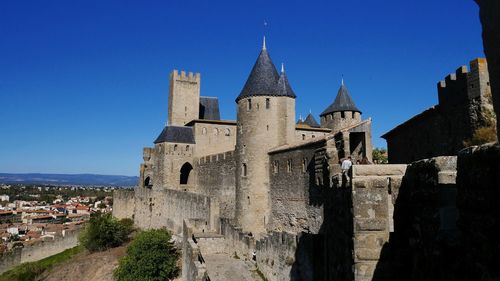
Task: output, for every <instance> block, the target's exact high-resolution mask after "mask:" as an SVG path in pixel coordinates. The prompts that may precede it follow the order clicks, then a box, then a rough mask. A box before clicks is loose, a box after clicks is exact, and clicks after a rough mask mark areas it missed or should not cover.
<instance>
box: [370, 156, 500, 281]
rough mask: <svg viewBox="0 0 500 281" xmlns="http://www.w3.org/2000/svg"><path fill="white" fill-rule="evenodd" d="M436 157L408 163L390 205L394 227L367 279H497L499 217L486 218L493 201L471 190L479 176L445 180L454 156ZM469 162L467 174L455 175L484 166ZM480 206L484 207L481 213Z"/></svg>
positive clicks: (450, 170) (476, 172)
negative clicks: (396, 193) (392, 209)
mask: <svg viewBox="0 0 500 281" xmlns="http://www.w3.org/2000/svg"><path fill="white" fill-rule="evenodd" d="M439 158H440V159H438V158H432V159H429V160H421V161H418V162H415V163H413V164H412V165H410V166H409V167H408V169H407V171H406V175H405V176H404V178H403V182H402V185H401V187H400V189H399V195H398V196H397V199H396V202H395V206H394V232H393V233H391V234H390V238H389V242H387V243H386V244H385V245H384V246H383V249H382V252H381V255H380V260H379V261H378V263H377V267H376V269H375V272H374V275H373V279H372V280H384V281H388V280H409V281H417V280H418V281H445V280H446V281H447V280H463V281H465V280H483V281H486V280H500V279H498V277H499V275H498V270H499V268H498V264H499V262H500V261H498V251H499V250H500V244H499V242H498V240H499V238H498V236H495V235H497V234H498V232H499V229H498V219H496V221H495V219H493V220H491V219H489V218H494V217H496V216H498V213H497V215H494V214H493V213H491V211H492V210H494V209H496V210H498V207H496V208H492V203H493V202H492V201H489V200H488V199H492V198H486V197H483V196H481V195H480V194H473V193H474V192H477V191H476V190H479V191H481V190H480V189H481V188H480V187H479V185H478V183H479V179H477V178H476V179H474V180H473V181H472V182H469V183H467V184H460V182H458V184H455V181H454V179H452V180H450V179H451V178H453V167H452V166H453V163H452V162H453V158H455V157H443V158H441V157H439ZM455 159H456V158H455ZM455 161H456V160H455ZM459 162H460V160H459ZM483 162H484V161H483ZM450 163H451V165H450ZM455 163H456V162H455ZM455 165H456V164H455ZM470 165H474V164H473V163H468V165H464V168H466V169H465V170H470V171H465V173H466V174H467V175H462V176H460V175H459V177H462V178H468V175H470V174H472V175H480V174H481V171H479V170H483V171H485V170H487V169H486V168H485V167H483V168H481V169H478V171H474V170H475V168H471V166H470ZM481 165H482V164H479V166H481ZM459 166H460V165H459ZM455 167H456V166H455ZM467 167H468V168H467ZM471 169H472V170H471ZM455 171H456V170H455ZM458 171H459V173H461V172H462V171H464V169H462V170H460V169H459V170H458ZM465 173H463V174H465ZM483 173H485V172H483ZM476 177H477V176H476ZM468 189H470V190H474V191H472V192H471V191H468ZM478 193H482V192H478ZM477 195H479V197H475V196H477ZM477 199H480V200H477ZM471 203H472V204H471ZM465 206H466V207H465ZM488 206H489V207H488ZM484 208H486V209H488V212H485V213H483V212H482V209H484ZM495 223H496V226H495ZM495 229H496V230H495ZM494 233H496V234H494ZM472 237H473V239H471V238H472ZM471 240H472V243H471V242H470V241H471ZM479 241H482V242H479ZM474 244H475V245H474ZM474 252H476V253H480V254H478V255H477V256H474V254H473V253H474ZM495 256H496V257H495ZM481 260H486V261H488V262H485V263H482V262H481ZM495 276H496V277H495Z"/></svg>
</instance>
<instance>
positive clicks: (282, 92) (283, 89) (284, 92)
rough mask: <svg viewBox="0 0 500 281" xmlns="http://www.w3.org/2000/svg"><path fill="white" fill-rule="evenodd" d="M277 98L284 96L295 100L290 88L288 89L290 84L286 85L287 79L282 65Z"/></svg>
mask: <svg viewBox="0 0 500 281" xmlns="http://www.w3.org/2000/svg"><path fill="white" fill-rule="evenodd" d="M277 96H285V97H291V98H295V97H296V96H295V93H294V92H293V90H292V87H290V83H288V78H286V74H285V69H284V67H283V65H282V66H281V74H280V78H279V79H278V92H277Z"/></svg>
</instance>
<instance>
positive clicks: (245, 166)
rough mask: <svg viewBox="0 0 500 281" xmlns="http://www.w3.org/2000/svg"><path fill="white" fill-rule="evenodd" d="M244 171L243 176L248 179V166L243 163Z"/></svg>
mask: <svg viewBox="0 0 500 281" xmlns="http://www.w3.org/2000/svg"><path fill="white" fill-rule="evenodd" d="M242 170H243V171H242V172H243V173H242V174H243V176H244V177H246V176H247V164H245V163H243V167H242Z"/></svg>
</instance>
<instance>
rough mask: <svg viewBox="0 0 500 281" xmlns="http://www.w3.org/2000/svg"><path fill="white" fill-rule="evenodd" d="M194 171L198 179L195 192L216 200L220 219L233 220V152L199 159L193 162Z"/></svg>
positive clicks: (234, 170) (234, 166)
mask: <svg viewBox="0 0 500 281" xmlns="http://www.w3.org/2000/svg"><path fill="white" fill-rule="evenodd" d="M194 171H195V173H196V174H197V177H196V178H197V179H198V181H197V184H196V188H195V191H196V192H197V193H201V194H205V195H207V196H209V197H210V198H217V199H218V201H219V203H220V210H219V214H220V217H222V218H233V217H234V210H235V197H236V194H235V190H236V185H235V177H236V174H235V173H236V163H235V158H234V151H228V152H224V153H220V154H215V155H208V156H205V157H201V158H199V159H198V161H197V162H195V166H194Z"/></svg>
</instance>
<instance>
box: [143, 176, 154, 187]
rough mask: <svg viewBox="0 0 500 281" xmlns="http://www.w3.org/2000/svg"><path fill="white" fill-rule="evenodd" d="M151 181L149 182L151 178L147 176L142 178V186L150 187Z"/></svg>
mask: <svg viewBox="0 0 500 281" xmlns="http://www.w3.org/2000/svg"><path fill="white" fill-rule="evenodd" d="M152 186H153V183H152V182H151V178H150V177H149V176H147V177H146V179H144V187H147V188H151V187H152Z"/></svg>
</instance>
